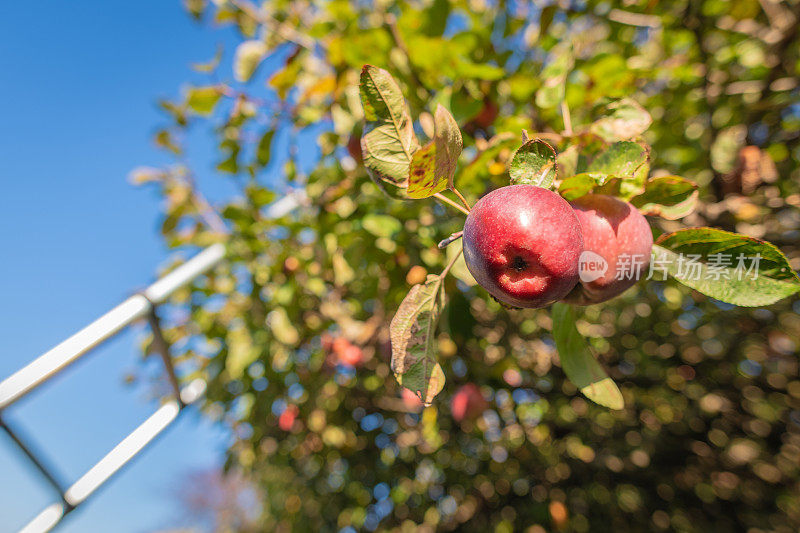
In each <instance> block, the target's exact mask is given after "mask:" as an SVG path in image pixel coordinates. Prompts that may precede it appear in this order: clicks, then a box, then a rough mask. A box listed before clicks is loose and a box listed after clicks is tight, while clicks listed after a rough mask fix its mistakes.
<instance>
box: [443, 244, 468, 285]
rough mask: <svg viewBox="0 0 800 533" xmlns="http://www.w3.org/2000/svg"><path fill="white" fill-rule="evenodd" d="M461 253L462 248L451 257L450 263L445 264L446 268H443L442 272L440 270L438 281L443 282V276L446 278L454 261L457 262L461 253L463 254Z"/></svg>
mask: <svg viewBox="0 0 800 533" xmlns="http://www.w3.org/2000/svg"><path fill="white" fill-rule="evenodd" d="M463 251H464V250H463V248H462V249H461V250H459V251H458V252H457V253H456V255H454V256H453V258H452V259H451V260H450V262H449V263H447V266H446V267H444V270H442V273H441V274H439V280H443V279H444V278H445V276H447V273H448V272H450V269H451V268H453V265H455V264H456V261H458V258H459V257H461V252H463Z"/></svg>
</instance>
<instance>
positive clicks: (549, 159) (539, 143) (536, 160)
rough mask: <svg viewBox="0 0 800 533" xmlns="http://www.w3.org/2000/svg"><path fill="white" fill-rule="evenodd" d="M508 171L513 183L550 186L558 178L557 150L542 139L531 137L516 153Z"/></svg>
mask: <svg viewBox="0 0 800 533" xmlns="http://www.w3.org/2000/svg"><path fill="white" fill-rule="evenodd" d="M508 173H509V175H510V176H511V184H512V185H519V184H521V183H526V184H530V185H536V186H538V187H544V188H545V189H547V188H550V186H551V185H552V184H553V180H554V179H555V178H556V151H555V149H554V148H553V147H552V146H550V145H549V144H547V143H546V142H544V141H543V140H541V139H531V140H530V141H528V142H526V143H525V144H523V145H522V146H521V147H520V148H519V150H517V151H516V152H515V153H514V155H513V157H512V158H511V163H510V164H509V165H508Z"/></svg>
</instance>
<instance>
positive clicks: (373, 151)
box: [359, 65, 419, 187]
mask: <svg viewBox="0 0 800 533" xmlns="http://www.w3.org/2000/svg"><path fill="white" fill-rule="evenodd" d="M359 89H360V93H361V104H362V106H363V107H364V118H365V119H366V121H367V124H366V127H365V128H364V135H363V136H362V138H361V151H362V152H363V156H364V166H365V167H367V169H368V170H369V171H370V172H371V173H372V174H373V177H377V178H379V179H382V180H384V181H388V182H389V183H392V184H394V185H397V186H399V187H406V186H407V185H408V168H409V164H410V163H411V156H412V154H413V153H414V151H416V150H417V148H418V147H419V142H418V141H417V137H416V135H414V127H413V124H412V122H411V117H410V116H409V115H408V109H407V107H406V103H405V100H404V99H403V94H402V92H401V91H400V87H399V86H398V85H397V82H395V81H394V78H392V76H391V74H389V73H388V72H386V71H385V70H383V69H381V68H377V67H373V66H372V65H364V67H363V69H362V70H361V83H360V85H359Z"/></svg>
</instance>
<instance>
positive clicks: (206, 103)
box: [186, 85, 222, 115]
mask: <svg viewBox="0 0 800 533" xmlns="http://www.w3.org/2000/svg"><path fill="white" fill-rule="evenodd" d="M221 97H222V90H221V88H220V87H218V86H216V85H211V86H207V87H192V88H191V89H189V92H188V94H187V96H186V105H187V106H189V109H191V110H192V111H194V112H195V113H197V114H198V115H210V114H211V113H213V112H214V108H215V107H216V105H217V102H219V99H220V98H221Z"/></svg>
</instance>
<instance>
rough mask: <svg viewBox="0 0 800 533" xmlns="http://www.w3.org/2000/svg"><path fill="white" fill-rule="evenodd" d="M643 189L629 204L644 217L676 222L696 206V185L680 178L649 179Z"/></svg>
mask: <svg viewBox="0 0 800 533" xmlns="http://www.w3.org/2000/svg"><path fill="white" fill-rule="evenodd" d="M644 187H645V190H644V192H643V193H642V194H640V195H638V196H634V197H633V198H631V200H630V202H631V203H632V204H633V205H634V206H636V207H637V208H639V210H640V211H641V212H642V213H644V214H645V215H657V216H660V217H662V218H666V219H667V220H676V219H679V218H681V217H685V216H686V215H688V214H689V213H691V212H692V211H694V208H695V205H696V204H697V184H696V183H694V182H692V181H689V180H687V179H686V178H682V177H680V176H660V177H657V178H651V179H649V180H648V181H647V182H645V184H644Z"/></svg>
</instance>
